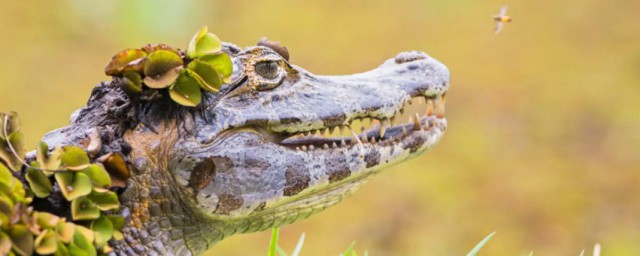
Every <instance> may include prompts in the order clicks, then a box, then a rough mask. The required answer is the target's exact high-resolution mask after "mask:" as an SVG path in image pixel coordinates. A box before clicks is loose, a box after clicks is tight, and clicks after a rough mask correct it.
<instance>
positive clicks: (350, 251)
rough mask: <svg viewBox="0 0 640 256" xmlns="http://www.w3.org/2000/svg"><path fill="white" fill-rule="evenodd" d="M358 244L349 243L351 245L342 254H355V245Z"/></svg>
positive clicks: (349, 255) (345, 255)
mask: <svg viewBox="0 0 640 256" xmlns="http://www.w3.org/2000/svg"><path fill="white" fill-rule="evenodd" d="M355 245H356V242H351V245H349V247H348V248H347V250H346V251H344V253H343V254H342V255H344V256H351V255H352V254H353V246H355Z"/></svg>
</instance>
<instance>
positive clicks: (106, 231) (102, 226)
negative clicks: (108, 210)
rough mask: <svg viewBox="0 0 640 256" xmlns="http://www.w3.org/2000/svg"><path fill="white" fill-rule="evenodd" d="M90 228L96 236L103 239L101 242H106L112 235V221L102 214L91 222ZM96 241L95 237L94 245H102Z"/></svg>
mask: <svg viewBox="0 0 640 256" xmlns="http://www.w3.org/2000/svg"><path fill="white" fill-rule="evenodd" d="M91 230H93V232H96V238H98V237H100V238H101V239H103V241H101V242H104V243H106V242H107V241H109V239H111V237H112V236H113V223H111V220H109V218H108V217H106V216H104V215H103V216H100V218H98V219H96V220H94V221H92V222H91ZM98 234H99V236H98ZM98 242H99V241H97V239H96V245H97V246H98V247H102V245H104V243H102V244H100V243H98Z"/></svg>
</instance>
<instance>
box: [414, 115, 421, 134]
mask: <svg viewBox="0 0 640 256" xmlns="http://www.w3.org/2000/svg"><path fill="white" fill-rule="evenodd" d="M413 130H414V131H419V130H422V122H421V121H420V116H419V115H418V113H416V114H415V120H414V121H413Z"/></svg>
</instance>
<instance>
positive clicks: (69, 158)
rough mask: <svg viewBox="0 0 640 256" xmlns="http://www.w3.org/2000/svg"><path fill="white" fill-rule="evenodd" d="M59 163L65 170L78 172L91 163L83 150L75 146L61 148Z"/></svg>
mask: <svg viewBox="0 0 640 256" xmlns="http://www.w3.org/2000/svg"><path fill="white" fill-rule="evenodd" d="M60 163H61V165H62V167H64V168H66V169H69V170H72V171H79V170H82V169H84V168H87V167H88V166H89V164H90V163H91V161H90V160H89V156H87V152H85V151H84V149H82V148H80V147H76V146H65V147H63V148H62V155H61V156H60Z"/></svg>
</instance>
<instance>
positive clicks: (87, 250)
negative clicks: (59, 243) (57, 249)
mask: <svg viewBox="0 0 640 256" xmlns="http://www.w3.org/2000/svg"><path fill="white" fill-rule="evenodd" d="M93 239H94V235H93V231H91V230H89V229H87V228H85V227H82V226H80V225H76V230H75V232H74V234H73V240H72V241H71V243H70V244H69V253H70V254H71V255H87V256H96V254H97V253H96V248H95V247H94V246H93V244H92V243H93Z"/></svg>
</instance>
